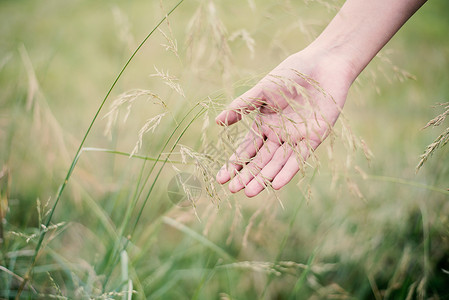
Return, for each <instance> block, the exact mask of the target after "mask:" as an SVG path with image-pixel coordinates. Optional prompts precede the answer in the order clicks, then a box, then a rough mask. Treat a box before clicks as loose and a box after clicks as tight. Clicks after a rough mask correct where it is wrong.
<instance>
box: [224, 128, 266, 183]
mask: <svg viewBox="0 0 449 300" xmlns="http://www.w3.org/2000/svg"><path fill="white" fill-rule="evenodd" d="M262 145H263V138H262V135H261V134H260V133H259V132H258V130H257V126H253V127H252V128H251V129H250V131H249V132H248V133H247V134H246V136H245V138H244V139H243V142H242V143H241V144H240V145H239V146H238V148H237V149H236V150H235V152H234V154H233V155H232V156H231V157H230V158H229V161H228V162H227V163H226V164H225V165H224V166H223V167H222V168H221V169H220V171H218V173H217V178H216V179H217V181H218V182H219V183H221V184H224V183H226V182H228V181H229V180H230V179H231V177H233V176H234V175H235V174H236V173H237V172H238V171H240V170H241V169H242V167H243V166H244V165H245V164H246V163H247V162H248V161H249V160H250V159H251V158H252V157H254V156H255V155H256V153H257V151H258V150H259V149H260V147H262Z"/></svg>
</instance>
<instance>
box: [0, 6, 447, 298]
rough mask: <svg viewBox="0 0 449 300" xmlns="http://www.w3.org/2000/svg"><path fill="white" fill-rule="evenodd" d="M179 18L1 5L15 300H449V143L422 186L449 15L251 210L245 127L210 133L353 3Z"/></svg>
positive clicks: (2, 182) (397, 44) (207, 9)
mask: <svg viewBox="0 0 449 300" xmlns="http://www.w3.org/2000/svg"><path fill="white" fill-rule="evenodd" d="M128 2H129V3H128ZM177 3H178V1H176V0H161V1H156V0H149V1H143V0H138V1H118V0H115V1H105V0H97V1H87V0H67V1H57V0H45V1H31V0H21V1H12V0H3V1H0V91H1V92H0V208H1V210H0V215H1V217H2V218H3V221H2V222H1V225H0V226H1V227H0V234H1V236H0V237H1V240H0V249H1V252H0V299H14V298H15V297H16V296H18V298H23V299H36V298H40V299H51V298H56V299H131V298H133V299H449V285H448V283H449V217H448V216H449V159H448V158H449V146H447V145H446V146H445V147H441V148H439V149H437V150H436V151H435V152H434V153H433V155H432V156H431V157H429V159H428V160H427V161H426V162H425V163H424V165H423V166H422V168H421V169H420V170H419V171H418V172H417V171H416V166H417V165H418V163H419V161H420V155H422V154H423V153H424V151H425V150H426V147H427V146H428V145H429V144H431V143H433V141H434V140H435V139H436V138H437V137H438V136H439V135H440V134H441V133H442V132H444V131H445V130H446V128H448V127H449V125H448V124H449V123H448V120H445V121H443V122H442V123H441V124H440V126H435V127H429V128H426V129H422V128H423V127H424V126H425V125H426V124H427V122H428V121H429V120H431V119H433V118H434V117H435V116H437V115H439V114H441V113H443V112H444V111H445V109H447V107H444V106H438V105H437V104H438V103H445V102H449V84H448V83H449V72H448V70H449V39H448V38H447V37H448V32H449V16H448V11H449V2H448V1H445V0H434V1H429V2H428V3H427V4H425V5H424V6H423V8H422V9H421V10H420V11H419V12H418V13H417V14H416V15H415V16H413V17H412V19H411V20H410V21H409V22H408V23H407V24H406V25H405V26H404V28H402V29H401V30H400V31H399V33H398V34H397V35H396V36H395V37H394V38H393V39H392V41H391V42H390V43H389V44H388V45H387V46H386V48H385V49H384V50H382V52H381V53H380V54H379V55H378V56H377V57H376V58H375V59H374V60H373V61H372V63H371V64H370V65H369V66H368V68H367V69H366V70H365V71H364V72H363V73H362V74H361V76H360V77H359V79H358V80H357V81H356V82H355V84H354V85H353V86H352V88H351V90H350V94H349V96H348V100H347V102H346V106H345V109H344V112H343V113H344V115H343V116H342V117H341V118H340V120H339V121H338V122H337V125H336V127H335V140H334V141H333V143H331V141H330V139H328V140H326V141H325V142H324V143H323V144H322V145H321V146H320V148H319V149H318V150H317V151H316V153H315V154H316V157H315V158H314V159H311V160H310V164H309V165H308V167H307V168H306V169H305V170H304V172H302V173H301V174H298V175H297V176H296V177H295V178H294V179H293V181H292V182H291V183H290V184H289V185H288V186H287V187H285V188H284V189H282V190H280V191H277V192H274V191H273V190H270V191H267V192H263V193H261V194H260V195H259V196H257V197H254V198H251V199H249V198H246V197H245V196H244V195H243V193H242V192H240V193H237V194H230V193H229V192H228V191H227V190H226V187H224V188H223V187H221V186H219V185H218V184H217V183H216V182H215V180H214V176H215V173H216V171H217V170H218V169H219V167H220V164H219V163H220V162H223V161H224V160H225V159H226V158H227V157H229V154H230V153H232V148H231V147H230V146H229V145H234V146H235V145H236V144H237V143H238V140H239V136H241V134H242V133H243V132H244V131H245V129H246V125H245V124H244V122H241V123H242V124H239V125H235V126H234V128H232V127H230V128H225V129H223V128H220V127H219V126H217V125H215V122H214V118H215V116H216V115H217V113H218V112H219V111H220V110H221V109H223V108H224V107H225V106H226V104H228V103H229V102H230V101H231V100H232V99H233V98H234V97H236V96H238V95H240V94H241V93H242V92H244V91H246V90H247V89H248V88H250V87H251V86H252V85H253V84H255V83H256V82H257V81H258V80H259V79H260V78H261V77H262V76H263V75H265V74H266V73H267V72H269V71H270V70H271V69H272V68H274V67H275V66H276V65H278V64H279V63H280V62H281V61H282V60H283V59H285V58H286V57H287V56H288V55H289V54H292V53H294V52H296V51H299V50H301V49H302V48H304V47H306V46H307V45H308V44H309V43H310V42H311V41H312V40H313V39H314V37H316V36H317V35H318V34H319V33H320V32H321V30H322V29H323V28H324V27H325V26H326V24H327V23H328V22H329V20H330V19H331V18H332V16H333V15H334V14H335V13H336V9H338V7H340V6H341V4H342V1H332V0H329V1H318V0H316V1H310V0H309V1H306V0H304V1H289V0H273V1H269V0H260V1H256V0H248V1H237V0H227V1H218V0H184V1H183V2H182V3H181V4H180V5H179V6H178V7H176V9H175V10H174V11H173V12H172V13H171V14H170V15H169V16H168V17H167V18H165V16H167V14H169V13H170V12H171V10H172V8H173V7H175V5H176V4H177ZM160 21H162V22H161V23H160V24H159V22H160ZM153 30H154V31H153ZM150 33H151V34H150ZM148 34H150V36H149V38H148V40H146V41H145V43H144V44H143V45H142V47H141V48H139V50H138V51H137V52H136V54H135V56H134V57H133V59H132V60H131V61H130V62H129V64H128V65H127V66H126V68H125V69H123V67H124V66H125V64H126V63H127V61H128V59H129V58H130V57H131V55H132V54H133V52H134V51H135V50H136V49H137V48H138V46H139V45H140V43H141V42H142V40H144V38H145V37H146V36H147V35H148ZM121 70H124V71H123V73H122V74H121V76H120V78H119V79H118V80H117V81H115V80H116V79H117V78H118V77H117V76H118V75H119V74H120V72H121ZM112 85H113V88H112V90H110V93H109V94H108V91H109V89H110V88H111V86H112ZM106 95H108V96H107V97H106V98H105V96H106ZM104 99H105V104H104V106H103V107H101V109H99V107H100V105H101V104H102V101H103V100H104ZM97 112H98V117H95V116H96V114H97ZM93 121H94V122H93ZM89 124H92V127H89ZM145 125H146V129H148V132H143V131H141V128H142V127H143V126H145ZM89 128H90V129H89ZM144 129H145V128H144ZM83 137H84V138H83ZM80 145H81V147H80ZM77 150H78V151H77ZM134 150H136V151H134ZM133 151H134V153H133ZM131 153H133V154H134V155H133V156H131V157H130V154H131ZM180 173H188V174H194V175H195V176H196V178H197V180H199V182H200V183H198V181H195V182H194V183H192V184H193V185H194V186H198V185H199V186H201V187H202V190H201V194H200V195H199V196H198V195H197V194H195V197H194V199H193V200H194V205H192V204H191V202H192V201H193V200H192V201H189V199H187V201H184V202H182V203H176V202H177V201H179V199H180V198H183V197H184V198H189V197H188V195H187V196H186V195H185V194H183V191H182V190H179V189H178V190H173V182H175V181H172V180H173V178H176V176H177V174H180ZM170 182H172V184H170ZM195 192H197V191H195ZM179 195H180V196H179ZM185 196H186V197H185Z"/></svg>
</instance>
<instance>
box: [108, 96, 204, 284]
mask: <svg viewBox="0 0 449 300" xmlns="http://www.w3.org/2000/svg"><path fill="white" fill-rule="evenodd" d="M197 106H198V104H197V105H195V106H194V107H192V108H191V109H190V110H189V111H188V112H187V113H186V114H185V116H184V117H183V119H182V120H181V121H180V122H179V123H177V125H176V128H175V129H174V130H173V131H172V133H171V134H170V136H169V137H168V138H167V140H166V141H165V144H164V146H163V147H162V149H161V150H160V152H159V154H158V157H157V158H156V160H155V162H154V164H153V165H152V167H151V169H150V171H149V172H148V174H147V176H146V177H145V179H144V180H143V184H142V186H141V188H140V190H139V187H140V185H141V182H142V177H143V172H144V170H145V165H146V161H145V162H144V164H143V165H142V168H141V170H140V175H139V179H138V181H137V184H136V190H135V192H134V196H133V197H132V201H131V204H130V205H129V206H128V207H127V210H126V213H125V217H124V219H123V223H122V225H121V227H120V231H119V235H118V236H119V237H122V236H124V232H125V229H126V226H127V225H128V224H129V220H130V218H131V213H132V212H133V211H134V208H135V206H136V205H137V201H138V200H139V198H140V196H141V195H142V193H143V190H144V188H145V185H146V183H147V182H148V180H149V178H150V176H151V174H152V173H153V170H154V168H155V167H156V164H157V162H158V161H160V157H161V155H162V153H163V152H164V150H165V148H166V147H167V146H168V144H169V142H170V141H171V139H172V137H173V136H174V135H175V133H176V132H177V131H178V129H179V128H180V126H181V124H182V123H183V122H184V120H185V119H186V118H187V117H188V116H189V115H190V113H191V112H192V111H194V109H195V108H196V107H197ZM200 112H201V111H200ZM196 118H198V115H197V116H196V117H194V118H193V119H192V120H191V121H190V123H189V124H188V125H187V127H186V128H185V129H184V130H183V132H182V133H181V135H180V137H178V139H177V141H176V142H175V144H174V146H173V148H172V150H171V151H170V152H169V155H168V156H167V157H166V159H165V160H164V161H163V165H162V167H161V169H160V170H159V173H158V175H157V177H158V176H159V174H160V172H161V171H162V168H163V167H164V166H165V163H166V162H167V161H168V159H169V157H170V154H171V153H172V152H173V150H174V147H176V145H177V143H178V142H179V140H180V138H181V137H182V135H183V134H184V133H185V131H186V130H187V129H188V128H189V126H190V124H191V123H192V122H193V121H194V120H196ZM157 177H156V179H155V181H156V180H157ZM155 181H154V182H153V186H154V184H155ZM153 186H152V187H153ZM150 193H151V191H150ZM147 197H149V195H147ZM147 199H148V198H147ZM145 202H146V201H145ZM139 218H140V214H139ZM137 222H138V220H136V223H135V226H136V224H137ZM135 226H134V228H135ZM132 232H134V230H132ZM130 235H132V233H131V234H128V235H127V237H126V241H125V245H124V246H123V247H121V245H122V241H121V239H117V241H116V243H115V245H114V247H113V249H112V250H111V252H110V254H109V255H108V256H107V257H106V259H105V260H104V263H103V265H106V266H110V269H109V272H108V274H107V275H106V279H105V283H104V285H103V292H104V289H105V288H106V284H107V282H108V281H109V277H110V276H111V274H112V271H113V269H114V268H115V266H116V264H117V262H118V254H119V253H120V252H121V251H123V250H125V249H126V247H127V244H128V241H129V237H130Z"/></svg>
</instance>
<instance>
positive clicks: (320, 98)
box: [217, 54, 350, 197]
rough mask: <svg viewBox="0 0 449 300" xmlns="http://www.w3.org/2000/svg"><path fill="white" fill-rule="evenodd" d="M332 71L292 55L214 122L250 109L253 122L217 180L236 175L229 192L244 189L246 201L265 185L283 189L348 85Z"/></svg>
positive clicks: (323, 129)
mask: <svg viewBox="0 0 449 300" xmlns="http://www.w3.org/2000/svg"><path fill="white" fill-rule="evenodd" d="M335 70H336V72H332V67H329V65H326V68H321V67H318V66H317V65H316V64H313V63H311V62H310V60H307V59H304V58H303V57H302V55H301V54H297V55H295V56H291V57H290V58H288V59H287V60H285V61H284V62H283V63H281V64H280V65H279V66H278V67H277V68H275V69H274V70H273V71H272V72H270V74H269V75H268V76H266V77H265V78H264V79H262V80H261V81H260V82H259V83H258V84H257V85H256V86H255V87H254V88H252V89H251V90H249V91H248V92H246V93H245V94H244V95H242V96H241V97H239V98H238V99H236V100H234V101H233V102H232V103H231V105H230V107H229V108H228V110H227V111H225V112H223V113H222V114H220V115H219V116H218V117H217V122H219V123H225V124H228V125H230V124H233V123H235V122H237V121H238V120H240V118H241V116H242V114H244V113H246V112H247V111H249V110H254V109H255V110H257V111H256V117H255V120H254V123H253V126H252V128H251V130H250V131H249V132H248V134H247V136H246V137H245V139H244V141H243V142H242V143H241V144H240V146H239V147H238V148H237V150H236V152H235V154H234V155H233V156H232V157H231V158H230V160H229V163H228V164H226V165H225V166H223V168H222V169H221V170H220V172H219V173H218V175H217V180H218V181H219V182H220V183H225V182H227V181H229V180H230V179H231V177H232V176H234V175H236V174H237V175H236V176H235V178H234V179H233V180H232V181H231V182H230V184H229V189H230V190H231V192H238V191H239V190H241V189H243V188H244V189H245V193H246V195H247V196H249V197H252V196H255V195H257V194H259V193H260V192H261V191H262V190H263V189H264V188H265V186H267V185H268V184H270V183H271V185H272V187H273V188H274V189H279V188H281V187H283V186H284V185H286V184H287V183H288V182H289V181H290V180H291V179H292V178H293V176H294V175H295V174H296V173H297V172H298V171H299V170H300V168H301V167H302V165H303V162H304V161H305V159H307V157H308V156H309V155H310V152H311V151H314V150H315V149H316V147H318V146H319V145H320V144H321V142H322V141H323V139H324V138H326V136H327V135H328V133H329V130H330V128H331V126H333V124H334V123H335V121H336V120H337V118H338V116H339V114H340V111H341V109H342V107H343V104H344V102H345V100H346V94H347V91H348V89H349V86H350V82H348V81H347V80H345V77H344V76H341V74H339V73H337V71H338V68H335ZM304 74H307V75H304Z"/></svg>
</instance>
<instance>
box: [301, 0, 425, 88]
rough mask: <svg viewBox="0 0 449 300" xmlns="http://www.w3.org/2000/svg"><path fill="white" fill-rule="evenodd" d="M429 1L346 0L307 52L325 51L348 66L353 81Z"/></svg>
mask: <svg viewBox="0 0 449 300" xmlns="http://www.w3.org/2000/svg"><path fill="white" fill-rule="evenodd" d="M425 2H426V0H347V1H346V2H345V4H344V5H343V7H342V8H341V9H340V11H339V12H338V13H337V15H336V16H335V17H334V19H333V20H332V21H331V22H330V23H329V25H328V26H327V27H326V29H325V30H324V31H323V32H322V33H321V35H320V36H319V37H318V38H317V39H316V40H315V41H314V42H313V43H312V44H311V45H310V46H309V47H307V49H306V51H307V50H309V51H312V52H316V51H318V52H320V53H322V52H325V53H328V54H332V55H333V56H336V57H339V58H341V59H343V61H345V62H346V63H347V64H348V65H349V74H348V76H350V80H351V81H353V80H355V78H357V76H358V75H359V74H360V73H361V72H362V70H363V69H364V68H365V67H366V66H367V65H368V63H369V62H370V61H371V60H372V59H373V57H374V56H376V54H377V53H378V52H379V51H380V50H381V49H382V48H383V47H384V46H385V44H386V43H387V42H388V41H389V40H390V39H391V38H392V37H393V35H394V34H395V33H396V32H397V31H398V30H399V29H400V28H401V26H402V25H403V24H404V23H405V22H406V21H407V20H408V19H409V18H410V17H411V16H412V15H413V14H414V13H415V12H416V11H417V10H418V9H419V8H420V7H421V6H422V5H423V4H424V3H425Z"/></svg>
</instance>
